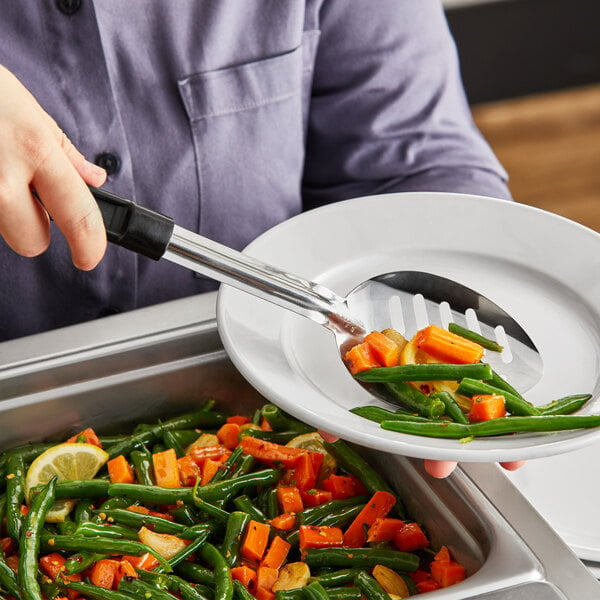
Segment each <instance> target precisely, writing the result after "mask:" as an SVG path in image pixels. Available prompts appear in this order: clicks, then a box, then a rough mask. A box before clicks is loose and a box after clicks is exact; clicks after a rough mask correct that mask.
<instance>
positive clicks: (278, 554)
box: [260, 535, 292, 569]
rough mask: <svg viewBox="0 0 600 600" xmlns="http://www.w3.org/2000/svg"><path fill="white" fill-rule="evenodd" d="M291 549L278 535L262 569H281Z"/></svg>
mask: <svg viewBox="0 0 600 600" xmlns="http://www.w3.org/2000/svg"><path fill="white" fill-rule="evenodd" d="M291 547H292V546H291V544H290V543H289V542H286V540H284V539H283V538H282V537H279V536H278V535H276V536H275V537H274V538H273V541H272V542H271V544H270V545H269V549H268V550H267V553H266V554H265V557H264V558H263V559H262V562H261V563H260V565H261V567H270V568H272V569H279V568H281V566H282V565H283V563H284V562H285V559H286V558H287V555H288V552H289V551H290V548H291Z"/></svg>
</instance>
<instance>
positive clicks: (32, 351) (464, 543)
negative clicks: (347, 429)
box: [0, 294, 600, 600]
mask: <svg viewBox="0 0 600 600" xmlns="http://www.w3.org/2000/svg"><path fill="white" fill-rule="evenodd" d="M215 297H216V295H215V294H206V295H201V296H196V297H192V298H186V299H183V300H177V301H174V302H169V303H165V304H162V305H158V306H155V307H150V308H147V309H142V310H138V311H134V312H131V313H127V314H123V315H115V316H111V317H106V318H105V319H102V320H98V321H94V322H90V323H85V324H83V325H77V326H74V327H69V328H65V329H61V330H56V331H52V332H49V333H44V334H39V335H35V336H30V337H27V338H22V339H19V340H14V341H10V342H5V343H3V344H0V449H6V448H9V447H11V446H14V445H17V444H22V443H25V442H29V441H39V440H41V439H44V438H49V437H53V436H62V435H66V434H67V433H73V432H75V431H76V430H79V429H81V428H83V426H87V425H93V426H94V427H95V428H97V429H98V430H100V431H102V430H104V431H110V430H114V429H115V428H117V427H118V426H119V425H120V424H125V423H131V422H141V421H147V420H149V419H151V418H153V417H158V416H163V415H167V414H172V413H177V412H183V411H185V410H188V409H190V408H191V407H193V406H194V405H195V404H197V403H198V401H199V400H200V399H203V398H206V397H214V398H215V399H217V401H218V403H219V405H220V406H222V407H223V408H224V409H227V408H228V407H229V408H231V410H234V411H239V410H244V409H250V408H252V407H254V406H257V405H258V404H259V403H261V402H264V399H263V398H261V397H260V396H259V395H258V394H257V392H255V391H254V390H253V389H252V388H251V387H250V386H249V385H248V384H247V383H246V382H245V380H244V379H243V378H242V377H241V376H240V375H239V373H238V372H237V371H236V370H235V368H234V366H233V365H232V364H231V362H230V361H229V359H228V357H227V355H226V353H225V352H224V350H223V348H222V345H221V342H220V340H219V336H218V332H217V327H216V321H215ZM298 401H299V402H301V401H302V399H301V398H299V399H298ZM365 452H366V453H367V454H368V456H369V457H370V459H371V461H372V464H373V465H376V467H377V468H378V469H380V470H381V471H382V472H383V473H384V474H385V475H386V476H387V477H388V478H389V480H390V482H391V483H392V484H393V485H394V486H395V487H396V488H397V490H398V493H399V495H400V496H401V497H402V499H403V500H404V502H405V503H406V505H407V508H408V510H409V512H410V513H411V515H412V516H413V517H414V518H415V519H417V520H419V521H421V522H423V523H424V524H425V526H426V527H427V529H428V531H429V532H430V534H431V538H432V542H433V543H434V544H435V545H439V544H446V545H448V546H449V547H450V548H451V550H452V552H453V553H454V554H455V555H456V557H457V558H458V560H460V561H461V562H462V563H463V564H464V565H465V566H466V567H467V571H468V574H469V576H468V578H467V579H466V580H465V581H464V582H462V583H460V584H458V585H456V586H453V587H450V588H446V589H444V590H438V591H436V592H431V593H430V594H429V595H428V596H426V597H431V598H439V599H448V600H450V599H456V600H458V599H459V598H460V599H461V600H462V599H465V598H481V599H484V598H485V599H487V600H500V599H502V600H504V599H511V600H513V599H514V600H521V599H523V600H524V599H527V600H559V599H574V600H575V599H576V600H588V599H589V600H592V599H594V600H598V599H599V598H600V584H598V582H597V581H596V580H595V578H594V577H593V576H592V575H591V573H590V572H589V571H588V570H587V569H586V568H585V567H584V566H583V564H582V563H581V562H580V561H579V560H578V559H577V557H576V556H575V555H574V554H573V553H572V552H571V550H570V549H569V548H568V546H567V545H566V544H565V543H563V542H562V540H561V539H560V538H559V537H558V535H557V534H556V533H555V532H554V531H553V530H552V529H551V528H550V526H549V525H548V524H547V523H546V522H545V521H544V520H543V519H542V518H541V517H540V516H539V515H538V514H537V513H536V512H535V510H534V509H533V508H532V507H531V506H530V505H529V504H528V502H527V501H526V500H525V499H524V497H523V496H522V495H521V494H520V493H519V492H518V490H517V489H516V488H515V487H514V486H513V485H512V484H511V483H510V482H509V480H508V479H507V478H506V477H505V476H504V475H503V474H502V472H501V470H500V469H499V468H498V467H496V466H495V465H487V464H472V465H464V466H463V467H461V468H459V469H457V471H455V473H453V474H452V476H450V477H449V478H448V479H445V480H435V479H432V478H431V477H429V476H428V475H427V474H426V473H424V471H423V469H422V467H421V463H420V461H418V460H412V459H407V458H404V457H399V456H393V455H388V454H383V453H380V452H374V451H365ZM424 596H425V595H424Z"/></svg>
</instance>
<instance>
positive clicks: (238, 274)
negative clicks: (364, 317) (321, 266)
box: [163, 225, 351, 328]
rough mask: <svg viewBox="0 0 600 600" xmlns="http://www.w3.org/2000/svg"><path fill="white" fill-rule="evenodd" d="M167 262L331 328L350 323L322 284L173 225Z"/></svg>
mask: <svg viewBox="0 0 600 600" xmlns="http://www.w3.org/2000/svg"><path fill="white" fill-rule="evenodd" d="M163 257H164V258H166V259H167V260H170V261H171V262H174V263H177V264H179V265H181V266H183V267H187V268H188V269H191V270H193V271H196V272H197V273H201V274H202V275H206V276H208V277H210V278H211V279H216V280H217V281H220V282H221V283H225V284H228V285H231V286H233V287H235V288H237V289H240V290H242V291H244V292H248V293H251V294H253V295H254V296H257V297H259V298H261V299H263V300H267V301H269V302H272V303H274V304H277V305H278V306H282V307H283V308H287V309H289V310H292V311H294V312H296V313H298V314H301V315H303V316H305V317H308V318H309V319H312V320H313V321H316V322H317V323H319V324H321V325H325V326H326V327H329V328H335V327H336V324H338V323H339V322H340V321H343V322H347V323H350V322H351V319H350V316H349V314H348V311H347V308H346V304H345V301H344V299H343V298H342V297H340V296H338V295H337V294H335V293H334V292H332V291H331V290H329V289H327V288H326V287H324V286H322V285H319V284H317V283H314V282H312V281H309V280H307V279H304V278H302V277H298V276H296V275H293V274H291V273H287V272H285V271H283V270H281V269H278V268H276V267H273V266H271V265H268V264H266V263H263V262H261V261H259V260H256V259H254V258H252V257H250V256H247V255H245V254H242V253H241V252H237V251H236V250H232V249H231V248H228V247H227V246H224V245H223V244H219V243H218V242H215V241H213V240H210V239H208V238H205V237H202V236H200V235H198V234H195V233H193V232H191V231H188V230H187V229H183V228H181V227H179V226H178V225H175V227H174V229H173V234H172V236H171V240H170V242H169V244H168V246H167V250H166V252H165V254H164V255H163Z"/></svg>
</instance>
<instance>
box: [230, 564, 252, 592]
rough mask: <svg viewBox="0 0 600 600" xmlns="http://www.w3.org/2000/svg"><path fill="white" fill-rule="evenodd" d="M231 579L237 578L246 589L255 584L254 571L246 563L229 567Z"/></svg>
mask: <svg viewBox="0 0 600 600" xmlns="http://www.w3.org/2000/svg"><path fill="white" fill-rule="evenodd" d="M231 577H232V579H237V580H238V581H239V582H240V583H241V584H242V585H243V586H244V587H245V588H246V589H249V588H251V587H254V585H256V571H255V570H254V569H251V568H250V567H249V566H247V565H242V566H240V567H233V569H231Z"/></svg>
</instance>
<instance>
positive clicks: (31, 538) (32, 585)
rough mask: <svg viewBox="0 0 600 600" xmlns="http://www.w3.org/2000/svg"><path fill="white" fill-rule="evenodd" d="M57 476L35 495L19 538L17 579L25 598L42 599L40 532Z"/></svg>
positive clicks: (52, 497)
mask: <svg viewBox="0 0 600 600" xmlns="http://www.w3.org/2000/svg"><path fill="white" fill-rule="evenodd" d="M55 485H56V477H53V478H52V479H51V480H50V481H49V482H48V483H47V484H45V485H44V486H43V487H42V488H41V490H40V492H38V493H36V494H34V495H33V497H32V500H31V505H30V507H29V512H28V513H27V516H26V517H25V521H24V523H23V528H22V532H21V537H20V538H19V569H18V572H17V581H18V583H19V585H20V586H21V590H22V596H23V600H41V599H42V594H41V590H40V584H39V583H38V581H37V578H36V574H37V571H38V554H39V550H40V532H41V530H42V527H43V526H44V521H45V519H46V514H47V513H48V511H49V510H50V508H51V507H52V504H53V503H54V487H55Z"/></svg>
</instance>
